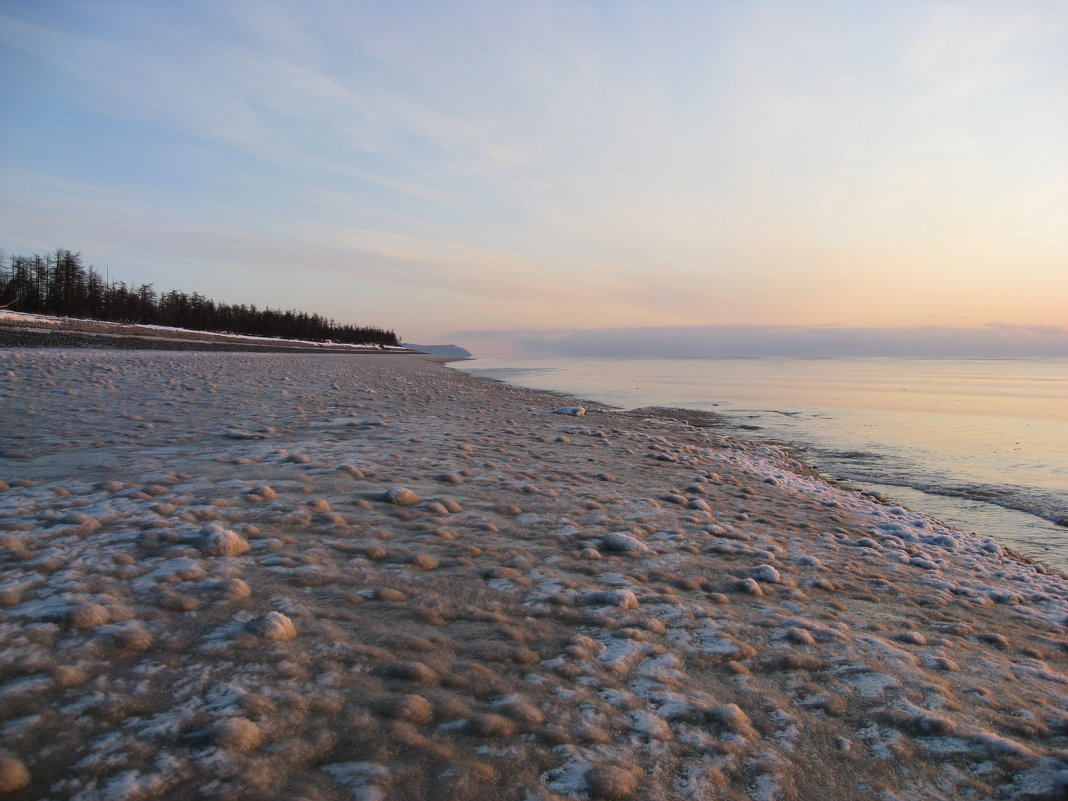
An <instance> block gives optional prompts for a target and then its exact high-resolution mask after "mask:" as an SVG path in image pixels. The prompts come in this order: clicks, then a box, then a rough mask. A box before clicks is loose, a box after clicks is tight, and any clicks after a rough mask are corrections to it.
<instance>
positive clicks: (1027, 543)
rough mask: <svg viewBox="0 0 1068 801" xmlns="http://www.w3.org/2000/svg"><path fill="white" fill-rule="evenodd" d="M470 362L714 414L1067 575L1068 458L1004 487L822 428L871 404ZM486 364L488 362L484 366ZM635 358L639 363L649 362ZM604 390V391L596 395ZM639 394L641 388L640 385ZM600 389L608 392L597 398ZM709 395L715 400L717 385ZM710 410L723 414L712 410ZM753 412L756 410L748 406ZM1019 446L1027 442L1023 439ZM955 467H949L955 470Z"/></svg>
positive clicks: (492, 376)
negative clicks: (795, 403)
mask: <svg viewBox="0 0 1068 801" xmlns="http://www.w3.org/2000/svg"><path fill="white" fill-rule="evenodd" d="M470 361H471V365H470V366H469V367H466V368H465V367H463V366H457V367H456V368H455V369H459V370H462V371H465V372H470V373H472V374H473V375H478V376H479V377H482V378H486V379H488V380H491V381H501V382H507V381H509V380H512V381H515V382H516V383H517V384H518V385H520V386H528V387H531V388H533V387H537V388H538V389H546V391H549V392H552V391H554V390H553V388H552V387H551V385H552V384H553V382H554V379H552V377H551V376H550V375H542V376H539V377H526V376H524V375H523V374H524V373H527V372H534V373H545V374H548V373H556V372H560V373H561V375H560V377H559V378H557V379H555V383H556V385H557V387H564V388H565V389H564V390H563V391H562V392H561V394H563V395H565V396H567V397H572V396H573V397H575V398H576V399H578V398H579V397H580V396H581V395H583V394H590V393H594V397H596V398H597V399H598V400H597V401H595V402H597V403H605V402H607V403H612V404H615V406H616V408H622V409H625V408H629V405H634V406H640V405H641V404H643V403H649V402H659V403H664V402H665V401H666V402H667V403H669V404H670V403H672V402H674V403H678V404H679V407H678V408H679V409H680V410H685V411H692V413H695V414H696V413H698V412H701V413H707V414H710V415H712V416H713V417H714V419H716V420H719V421H720V422H721V424H722V426H723V428H724V430H725V431H729V432H731V433H732V434H734V435H735V436H738V437H739V438H742V439H747V440H755V441H759V442H764V443H768V444H770V445H772V446H775V447H780V448H783V449H785V450H787V451H789V452H790V453H791V454H792V455H794V456H795V458H797V459H799V460H800V461H802V462H804V463H805V464H806V465H808V466H809V467H810V468H811V469H812V470H814V471H816V472H817V473H819V474H820V475H822V476H824V477H825V478H827V479H828V480H832V481H837V482H839V483H841V484H843V485H845V486H849V487H852V488H855V489H857V490H858V491H872V492H877V493H880V494H883V495H886V496H888V497H889V498H890V499H891V502H893V503H897V504H899V505H902V506H908V507H910V508H913V509H916V510H920V511H923V512H925V513H926V514H928V515H930V516H932V517H934V518H937V519H940V520H942V521H944V522H945V523H946V524H947V525H949V526H951V527H953V528H956V529H959V530H962V531H968V532H972V533H977V534H979V535H980V536H992V537H993V538H994V539H996V540H997V541H999V542H1000V543H1001V544H1002V545H1003V546H1006V547H1012V548H1013V549H1014V550H1016V551H1018V552H1021V553H1025V554H1027V555H1028V558H1030V559H1034V560H1035V561H1038V562H1041V563H1044V564H1046V565H1047V567H1050V568H1054V569H1057V570H1059V571H1061V572H1065V571H1068V546H1065V545H1064V543H1065V537H1064V535H1065V533H1066V530H1068V506H1065V503H1068V498H1066V497H1065V496H1064V494H1063V493H1060V494H1059V495H1058V494H1057V492H1056V491H1055V490H1054V489H1053V485H1050V484H1043V483H1042V482H1043V481H1047V482H1049V481H1055V475H1056V473H1055V467H1056V465H1059V464H1060V462H1063V458H1060V460H1059V461H1057V459H1058V457H1057V456H1053V457H1052V458H1053V459H1054V462H1053V464H1052V465H1050V466H1049V468H1050V469H1047V471H1046V475H1039V476H1033V477H1032V478H1034V479H1035V480H1036V481H1037V483H1036V484H1034V485H1031V484H1028V483H1027V482H1026V481H1025V482H1024V483H1022V484H1014V483H1012V482H1011V481H1008V479H1003V480H1002V483H1001V484H998V483H997V482H996V481H995V480H994V479H992V478H990V477H989V470H988V471H987V473H988V477H987V478H985V479H984V478H982V477H980V474H979V473H977V472H976V471H974V470H971V471H969V469H968V462H967V460H961V459H960V458H959V455H958V456H957V457H956V458H957V461H958V462H961V464H958V465H955V466H956V467H962V468H964V471H963V472H962V473H960V474H959V475H956V474H953V473H952V472H945V470H946V467H945V466H944V464H941V463H938V462H932V461H931V460H930V459H927V461H926V462H925V458H926V457H929V456H931V455H932V454H933V455H934V456H939V458H941V457H940V454H939V452H938V451H937V449H936V450H934V451H932V452H931V453H927V452H925V451H924V450H923V448H922V447H920V448H917V447H916V443H915V442H913V443H912V446H911V450H905V451H902V449H900V448H898V449H897V452H896V453H891V452H889V451H893V450H894V449H893V448H888V447H887V443H891V442H894V441H895V440H894V439H893V438H892V437H893V433H895V432H891V433H890V434H889V435H888V436H890V437H891V438H890V439H886V438H885V437H884V439H883V441H882V442H874V441H873V442H871V443H868V446H867V448H866V449H865V450H859V451H858V450H856V447H857V446H856V445H855V444H854V443H856V442H858V441H863V439H864V437H866V436H867V434H866V432H865V431H864V429H863V428H860V427H858V426H857V425H856V424H854V426H853V428H852V429H851V430H850V432H849V433H850V434H851V435H852V436H850V437H844V436H841V435H837V437H836V435H835V433H833V432H830V431H829V430H827V428H826V426H825V425H824V426H823V427H822V428H821V424H820V422H819V420H821V419H822V420H832V419H835V418H836V417H837V418H843V419H845V420H846V421H847V424H848V420H849V419H850V417H851V416H853V417H857V416H858V413H859V414H860V415H863V414H864V408H865V407H857V408H853V407H850V406H848V405H846V406H842V407H840V408H838V407H835V406H834V405H831V406H828V407H826V408H824V407H818V406H813V405H811V404H810V407H809V408H808V409H807V410H803V411H801V412H799V411H798V410H797V407H790V406H786V407H784V408H788V409H792V411H779V409H778V407H776V406H775V405H774V404H775V401H774V400H768V399H765V400H764V401H763V402H757V401H750V402H747V404H748V405H746V404H742V405H739V403H738V402H737V399H736V398H734V397H733V396H732V395H731V394H730V392H729V391H728V393H727V396H726V399H719V400H717V401H716V402H712V401H709V400H706V401H704V402H696V401H695V396H694V393H693V392H692V391H690V392H689V393H688V394H687V389H688V387H686V386H684V387H683V389H682V391H681V393H680V394H676V396H675V397H674V398H673V397H672V396H671V394H670V391H669V390H670V382H668V383H666V384H665V385H664V387H659V386H658V385H657V384H656V378H655V377H650V376H645V375H643V374H642V371H641V369H640V368H639V369H637V370H636V377H635V378H634V379H633V383H642V384H643V387H642V389H643V390H646V391H644V392H628V391H627V389H629V385H627V386H623V385H617V384H616V383H613V382H612V380H611V378H610V377H606V375H604V374H603V370H602V369H601V368H599V367H597V366H596V363H597V362H598V360H597V359H596V358H591V359H589V361H592V362H594V363H595V366H593V367H591V368H590V375H591V376H594V378H590V377H583V375H582V371H581V370H579V368H578V367H576V366H575V365H574V364H572V363H571V362H574V361H579V360H568V359H563V360H553V359H544V360H529V359H528V360H518V361H511V362H509V361H508V360H503V362H504V363H503V364H502V360H499V359H491V360H488V361H489V362H490V363H491V366H489V367H486V366H483V365H484V364H485V362H486V361H487V360H470ZM479 361H481V362H482V363H483V365H480V364H479ZM602 361H604V360H602ZM607 361H609V362H610V361H612V360H607ZM634 361H637V362H639V363H640V362H641V361H642V360H634ZM669 361H670V360H669ZM706 361H717V360H706ZM727 361H730V360H727ZM769 361H774V360H769ZM910 361H915V360H910ZM622 362H623V364H622V366H621V368H620V369H622V370H624V371H626V370H627V369H628V367H627V365H628V364H629V362H628V360H622ZM539 363H544V365H545V366H542V367H540V368H539V367H535V366H534V365H536V364H539ZM671 375H673V374H671ZM509 376H511V377H509ZM762 379H763V376H760V375H758V376H757V378H756V380H757V381H760V380H762ZM904 380H907V379H904ZM605 381H607V383H605ZM644 384H649V386H644ZM598 386H599V387H600V389H597V387H598ZM665 387H667V389H665ZM634 389H635V390H637V389H638V387H634ZM597 392H600V393H601V394H600V395H597V394H596V393H597ZM710 392H711V393H712V395H713V396H714V395H715V390H714V388H712V387H711V385H710ZM784 402H788V401H785V400H784ZM761 403H764V404H765V405H761ZM709 404H711V405H712V406H713V407H716V408H715V409H714V410H712V409H709V408H708V405H709ZM766 404H770V405H766ZM750 406H752V408H749V407H750ZM719 407H723V408H719ZM806 413H807V414H809V415H814V416H815V419H816V420H817V422H816V424H815V427H814V429H813V430H809V428H808V422H807V421H806V422H805V423H804V424H803V425H798V424H797V423H796V422H795V421H794V419H793V418H794V417H796V416H797V415H798V414H801V415H802V416H804V415H805V414H806ZM776 415H783V416H784V417H785V418H787V419H789V421H790V422H789V423H780V422H778V418H777V417H776ZM757 418H761V419H757ZM870 418H871V415H869V420H868V427H869V428H871V427H872V426H873V425H874V424H873V423H872V422H871V419H870ZM802 419H803V418H802ZM749 420H752V421H753V422H759V425H751V424H748V421H749ZM926 424H927V425H932V424H931V423H926ZM896 433H897V434H899V435H901V436H903V437H905V441H906V442H907V441H908V439H907V438H908V437H909V436H915V434H914V432H911V431H907V430H905V431H898V432H896ZM1013 433H1017V432H1013ZM1004 437H1006V438H1007V439H1008V441H1009V442H1011V441H1012V439H1013V437H1012V436H1010V435H1009V434H1005V435H1004ZM1017 438H1019V437H1018V434H1017ZM984 441H985V440H983V439H981V438H978V437H976V438H974V442H971V443H970V447H973V449H975V450H977V451H978V450H979V449H980V448H981V443H982V442H984ZM1002 444H1003V443H1002ZM1015 444H1016V445H1017V446H1019V445H1020V443H1019V442H1016V443H1015ZM861 447H862V448H863V447H864V446H861ZM991 447H993V448H994V449H995V452H996V451H997V450H998V449H997V447H996V446H993V445H992V446H991ZM1017 450H1019V448H1018V447H1017ZM951 458H952V457H951ZM848 460H852V461H848ZM887 460H889V461H887ZM895 460H896V462H895ZM942 461H943V463H944V462H945V460H942ZM932 464H933V465H934V467H933V470H932V468H931V465H932ZM888 465H889V468H888ZM953 466H954V465H950V468H952V467H953ZM940 471H941V472H940ZM1051 471H1053V472H1051ZM984 480H985V482H986V483H984Z"/></svg>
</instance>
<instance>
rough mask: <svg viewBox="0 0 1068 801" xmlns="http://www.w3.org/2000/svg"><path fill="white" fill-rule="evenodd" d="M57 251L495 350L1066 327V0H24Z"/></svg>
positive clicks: (35, 234)
mask: <svg viewBox="0 0 1068 801" xmlns="http://www.w3.org/2000/svg"><path fill="white" fill-rule="evenodd" d="M57 246H62V247H68V248H71V249H73V250H78V251H81V252H82V254H83V256H84V257H85V259H86V261H87V262H89V263H92V264H94V265H95V266H96V267H98V268H100V269H105V268H106V269H107V270H108V271H109V273H110V274H111V275H112V276H114V277H119V278H122V279H124V280H126V281H128V282H131V283H142V282H144V283H154V285H155V287H156V288H157V289H160V290H163V289H171V288H176V289H182V290H185V291H190V292H191V291H198V292H201V293H203V294H206V295H208V296H211V297H214V298H216V299H218V300H223V301H228V302H247V303H255V304H257V305H260V306H272V307H282V308H298V309H303V310H306V311H315V312H319V313H321V314H325V315H327V316H330V317H333V318H334V319H336V320H338V321H341V322H353V323H361V324H373V325H380V326H383V327H387V328H392V329H394V330H395V331H397V333H398V334H400V335H401V337H402V338H403V339H405V340H407V341H414V342H445V341H458V342H459V344H464V341H463V340H464V337H465V336H467V340H466V341H468V342H470V343H472V344H474V345H477V347H478V348H482V349H484V350H485V351H486V352H487V355H492V353H493V352H494V350H495V348H496V345H495V344H494V343H495V342H504V341H506V340H508V339H509V332H514V331H520V332H524V336H526V338H527V339H528V340H530V341H533V340H534V339H536V338H537V337H532V336H530V334H531V332H537V331H541V330H551V331H561V330H566V331H572V330H575V329H578V330H592V329H602V330H613V329H619V328H627V327H636V326H643V327H669V328H665V330H672V331H674V330H676V329H678V328H679V327H683V328H685V327H687V326H701V327H703V330H707V327H708V326H731V327H733V328H732V329H731V330H735V331H744V330H746V329H745V327H746V326H759V327H767V326H823V327H828V326H829V327H832V328H833V327H841V328H842V329H843V330H852V329H855V328H858V327H864V328H878V329H898V328H909V329H917V330H918V329H920V328H928V327H932V326H933V327H939V328H950V329H956V328H963V329H982V330H984V331H1001V330H1009V329H1013V330H1016V329H1014V327H1026V328H1027V330H1043V331H1053V332H1055V333H1059V334H1064V333H1065V329H1064V326H1066V325H1068V5H1066V4H1065V3H1064V2H1063V0H1053V1H1052V2H1034V1H1032V0H1020V1H1019V2H1011V3H1010V2H994V3H985V2H981V1H976V2H971V1H970V0H969V2H961V3H955V4H949V3H937V2H930V1H929V0H920V1H917V2H911V1H910V0H896V1H895V2H883V1H882V0H866V1H865V2H856V0H850V1H849V2H825V1H823V0H812V2H796V0H795V1H793V2H751V3H742V2H733V1H732V2H710V1H706V2H683V1H680V2H669V1H665V0H648V1H646V0H638V1H635V0H618V1H617V0H612V1H611V2H609V1H608V0H605V1H604V2H593V1H589V2H571V1H566V2H563V1H562V2H530V3H513V2H500V1H499V0H493V1H491V2H467V1H466V0H457V1H456V2H451V1H449V2H445V1H442V2H427V1H426V0H421V1H420V2H405V1H404V0H401V2H396V1H391V2H388V3H386V2H323V1H321V0H311V1H309V0H301V1H300V2H285V1H283V0H248V1H246V0H236V1H231V0H211V1H210V2H195V1H194V2H182V3H171V2H164V1H163V0H94V2H92V3H86V2H60V1H58V0H33V2H29V0H26V1H24V2H18V1H15V0H0V248H2V249H3V250H4V251H5V252H6V253H8V254H10V253H17V254H24V253H26V254H28V253H33V252H44V251H46V250H49V249H54V248H55V247H57ZM463 332H471V333H470V334H466V335H465V334H464V333H463ZM479 332H496V333H495V334H494V335H493V336H490V335H487V334H485V333H481V334H480V333H479Z"/></svg>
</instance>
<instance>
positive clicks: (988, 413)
mask: <svg viewBox="0 0 1068 801" xmlns="http://www.w3.org/2000/svg"><path fill="white" fill-rule="evenodd" d="M452 366H453V367H455V368H456V369H460V370H464V371H466V372H469V373H472V374H475V375H480V376H483V377H486V378H491V379H495V380H498V381H504V382H506V383H510V384H516V385H519V386H524V387H529V388H532V389H545V390H553V391H557V392H563V393H566V394H569V395H572V396H574V397H577V398H586V399H589V400H595V401H600V402H602V403H606V404H610V405H612V406H616V407H619V408H626V409H631V408H638V407H642V406H674V407H680V408H688V409H701V410H706V411H713V412H716V413H718V414H720V415H722V416H723V417H724V418H726V420H727V422H728V424H729V425H731V426H733V427H734V428H736V429H737V432H736V433H739V434H744V435H745V436H749V437H754V438H768V439H772V440H776V441H779V442H787V443H792V444H794V445H795V446H796V447H797V448H799V449H800V454H799V455H800V458H802V459H803V460H804V461H806V462H807V463H808V464H810V465H812V466H814V467H816V468H817V469H819V470H821V471H822V472H824V473H826V474H827V475H830V476H833V477H834V478H837V479H840V480H845V481H847V482H851V483H853V484H855V485H858V486H862V487H864V488H870V489H877V490H879V491H881V492H883V493H884V494H885V495H887V496H889V497H890V498H892V499H894V500H895V501H897V502H899V503H902V504H905V505H907V506H910V507H911V508H914V509H917V510H919V511H924V512H927V513H929V514H931V515H933V516H935V517H937V518H939V519H941V520H944V521H945V522H947V523H949V524H951V525H953V526H955V527H956V528H959V529H963V530H967V531H975V532H977V533H979V534H982V535H983V536H992V537H994V538H995V539H997V540H998V541H999V542H1003V543H1004V544H1006V545H1009V546H1010V547H1013V548H1015V549H1017V550H1019V551H1021V552H1023V553H1025V554H1027V555H1028V556H1031V557H1033V558H1035V559H1039V560H1041V561H1043V562H1045V563H1047V564H1050V565H1053V566H1055V567H1058V568H1060V569H1062V570H1068V528H1065V527H1064V525H1057V521H1062V522H1063V523H1065V524H1068V360H1066V359H989V360H986V359H889V358H869V359H852V358H851V359H845V358H843V359H773V358H760V359H601V358H589V359H538V360H500V359H476V360H471V361H465V362H456V363H453V365H452Z"/></svg>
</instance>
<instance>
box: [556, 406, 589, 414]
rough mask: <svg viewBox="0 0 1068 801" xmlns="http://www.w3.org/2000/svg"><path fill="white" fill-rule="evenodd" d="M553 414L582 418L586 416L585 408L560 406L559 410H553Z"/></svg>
mask: <svg viewBox="0 0 1068 801" xmlns="http://www.w3.org/2000/svg"><path fill="white" fill-rule="evenodd" d="M553 414H569V415H571V416H572V417H582V416H583V415H585V414H586V407H585V406H561V407H560V408H559V409H553Z"/></svg>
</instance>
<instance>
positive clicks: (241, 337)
mask: <svg viewBox="0 0 1068 801" xmlns="http://www.w3.org/2000/svg"><path fill="white" fill-rule="evenodd" d="M12 331H22V332H24V333H25V332H28V333H41V332H42V331H44V332H48V333H49V334H54V335H55V336H56V337H58V338H61V339H60V340H59V344H58V347H68V346H69V345H64V344H63V339H62V337H64V336H67V337H69V336H72V335H74V336H81V337H82V340H83V342H82V344H80V345H78V347H89V346H92V347H118V345H114V344H109V343H111V342H115V341H116V340H119V339H121V340H124V341H125V342H126V345H127V346H129V344H130V343H131V342H132V341H136V340H143V342H141V343H140V345H139V347H142V348H150V347H152V346H159V345H160V343H161V341H162V342H169V343H173V342H175V341H178V342H184V343H195V342H200V343H211V344H217V345H226V346H229V347H230V349H232V350H242V349H246V348H247V347H249V346H263V347H261V348H260V349H261V350H262V349H263V348H266V347H270V348H274V349H280V350H281V349H286V350H290V349H292V350H296V349H310V348H315V349H321V348H327V349H329V350H332V351H345V352H379V351H394V352H406V351H407V348H404V347H402V346H399V345H385V346H383V347H378V346H377V345H373V344H363V345H359V344H357V345H349V344H345V343H342V342H325V343H324V342H316V341H314V340H305V339H278V338H276V337H261V336H252V335H250V334H229V333H220V332H218V331H196V330H194V329H190V328H175V327H173V326H167V325H142V324H134V323H112V322H105V321H102V320H91V319H82V318H77V317H54V316H51V315H47V314H31V313H29V312H15V311H9V310H4V309H0V336H3V335H4V334H10V333H11V332H12ZM2 344H3V345H4V346H5V347H6V346H8V345H9V344H10V343H8V342H4V343H2ZM16 344H23V343H16ZM25 344H26V345H29V346H36V347H51V346H55V345H56V343H54V342H51V341H50V338H45V339H43V340H41V339H35V340H34V341H33V342H30V343H25ZM219 349H222V348H219Z"/></svg>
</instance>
